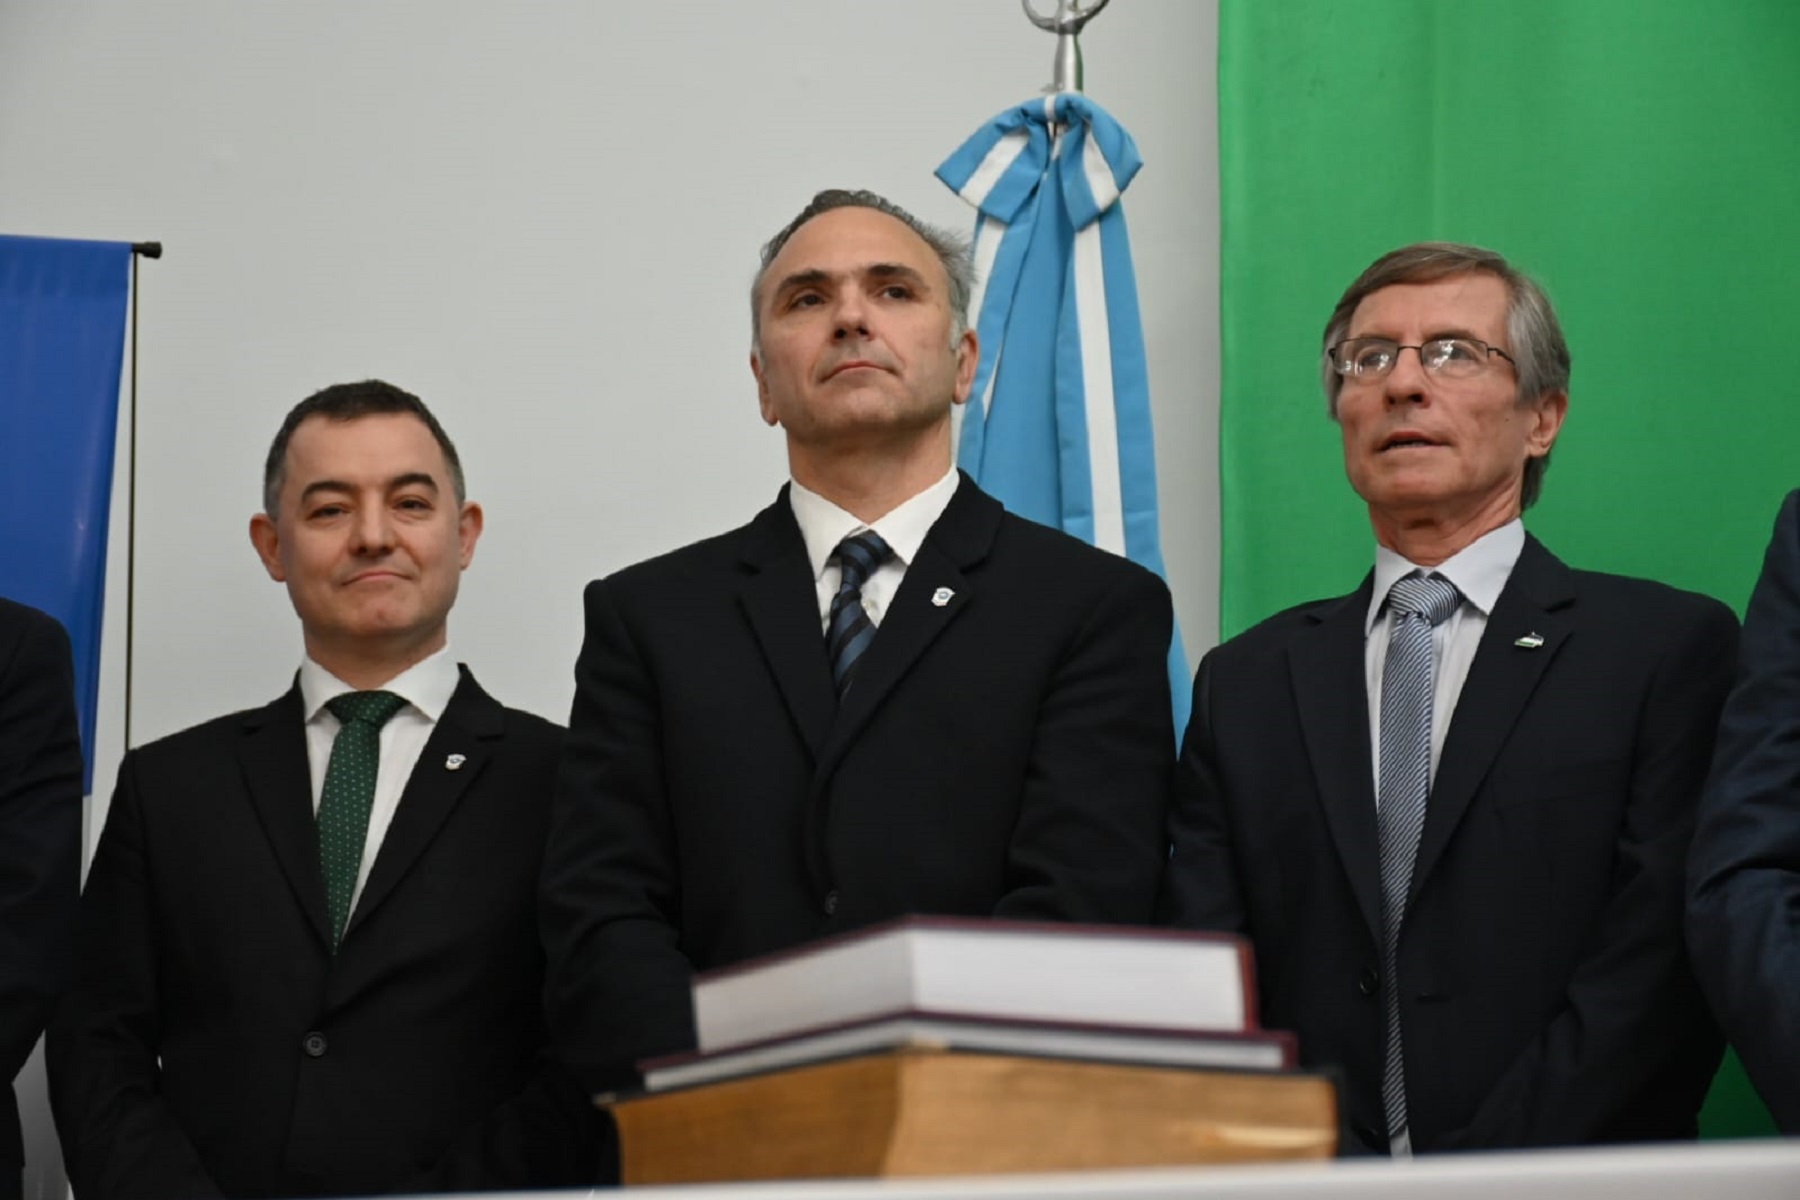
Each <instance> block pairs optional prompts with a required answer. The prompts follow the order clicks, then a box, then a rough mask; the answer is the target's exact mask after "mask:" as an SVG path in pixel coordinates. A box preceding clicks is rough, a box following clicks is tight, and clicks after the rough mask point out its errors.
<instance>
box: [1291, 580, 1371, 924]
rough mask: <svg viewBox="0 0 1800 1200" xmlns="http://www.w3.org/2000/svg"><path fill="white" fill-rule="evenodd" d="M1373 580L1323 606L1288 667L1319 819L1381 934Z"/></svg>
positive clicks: (1295, 645)
mask: <svg viewBox="0 0 1800 1200" xmlns="http://www.w3.org/2000/svg"><path fill="white" fill-rule="evenodd" d="M1373 586H1374V584H1373V577H1370V578H1366V579H1364V580H1363V584H1362V587H1360V588H1358V589H1357V590H1356V591H1355V592H1353V593H1351V594H1350V595H1348V596H1346V597H1344V598H1343V599H1342V600H1340V601H1338V602H1337V604H1336V605H1335V606H1333V607H1330V608H1327V609H1325V610H1324V611H1322V612H1321V613H1320V614H1319V616H1318V618H1317V620H1318V622H1319V623H1318V624H1317V625H1316V626H1314V627H1313V628H1312V629H1310V630H1307V631H1306V632H1305V633H1304V634H1303V635H1302V636H1301V637H1298V638H1296V639H1295V640H1294V643H1293V645H1292V647H1291V648H1290V649H1289V651H1288V670H1289V674H1290V676H1291V680H1292V685H1293V689H1294V701H1295V707H1296V709H1297V710H1298V712H1299V714H1300V730H1301V735H1302V737H1303V738H1304V739H1305V742H1306V752H1307V758H1308V760H1309V761H1310V762H1311V764H1312V769H1313V781H1314V784H1315V786H1316V787H1317V788H1318V793H1319V804H1320V807H1322V808H1323V809H1324V810H1325V823H1326V826H1327V827H1328V828H1329V829H1330V830H1331V836H1332V840H1333V841H1334V842H1336V844H1337V851H1338V858H1339V859H1340V860H1341V861H1342V863H1343V866H1344V873H1345V874H1346V875H1347V876H1349V879H1350V890H1351V892H1352V893H1353V894H1354V895H1355V896H1356V906H1357V908H1359V909H1361V910H1362V915H1363V920H1364V921H1365V922H1367V924H1368V926H1369V932H1370V934H1371V935H1372V936H1374V937H1375V938H1377V939H1379V938H1380V936H1381V865H1380V864H1381V852H1380V847H1379V839H1378V837H1377V835H1376V832H1375V783H1374V778H1375V776H1374V764H1373V763H1372V761H1371V760H1370V757H1369V703H1368V672H1367V670H1366V668H1365V665H1364V645H1365V641H1366V637H1367V634H1366V632H1365V629H1364V623H1365V621H1366V619H1367V617H1368V612H1369V594H1370V591H1371V589H1372V587H1373Z"/></svg>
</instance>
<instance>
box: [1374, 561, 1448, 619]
mask: <svg viewBox="0 0 1800 1200" xmlns="http://www.w3.org/2000/svg"><path fill="white" fill-rule="evenodd" d="M1461 601H1462V593H1461V592H1459V591H1457V590H1456V585H1455V584H1454V583H1451V582H1450V581H1449V580H1448V579H1445V578H1444V577H1443V576H1442V575H1421V574H1419V573H1418V572H1417V571H1414V572H1413V573H1412V574H1410V575H1408V576H1407V577H1406V578H1404V579H1402V580H1400V581H1399V582H1398V583H1396V584H1394V586H1393V589H1392V590H1391V591H1389V592H1388V607H1389V608H1391V609H1393V610H1394V611H1395V612H1397V613H1402V614H1415V615H1418V616H1421V617H1424V618H1425V619H1426V620H1427V621H1430V622H1431V623H1432V625H1434V626H1436V625H1441V624H1443V623H1444V619H1445V618H1446V617H1448V616H1449V615H1450V614H1451V613H1453V612H1455V611H1456V606H1457V604H1459V603H1460V602H1461Z"/></svg>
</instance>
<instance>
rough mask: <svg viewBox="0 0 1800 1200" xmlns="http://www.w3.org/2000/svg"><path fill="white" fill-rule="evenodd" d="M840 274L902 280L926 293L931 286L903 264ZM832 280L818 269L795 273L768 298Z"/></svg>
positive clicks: (890, 263)
mask: <svg viewBox="0 0 1800 1200" xmlns="http://www.w3.org/2000/svg"><path fill="white" fill-rule="evenodd" d="M842 274H844V275H849V276H860V277H864V278H868V279H874V280H888V279H902V280H905V281H906V282H907V283H910V284H912V285H913V286H914V287H916V288H918V289H919V290H920V291H923V292H928V291H930V290H931V286H930V284H929V283H927V282H926V279H925V276H923V275H921V274H920V273H919V272H918V271H917V270H915V269H914V268H912V267H909V266H907V265H906V264H905V263H892V262H878V263H870V264H868V265H867V266H863V267H856V268H854V269H853V270H850V271H845V272H843V273H842ZM833 278H835V276H834V275H833V274H832V272H830V271H826V270H824V269H822V268H820V267H811V268H808V269H807V270H804V271H795V272H794V273H793V274H792V275H787V276H783V277H782V279H781V281H780V282H779V283H777V284H776V285H775V287H774V288H773V289H772V290H771V291H770V293H769V294H770V296H785V295H787V294H788V293H789V292H794V291H798V290H799V289H801V288H809V287H819V286H821V285H822V284H827V283H830V282H831V281H832V279H833Z"/></svg>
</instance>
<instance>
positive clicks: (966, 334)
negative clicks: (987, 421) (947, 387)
mask: <svg viewBox="0 0 1800 1200" xmlns="http://www.w3.org/2000/svg"><path fill="white" fill-rule="evenodd" d="M980 362H981V343H980V341H978V340H977V339H976V337H975V331H974V330H973V329H965V330H963V333H962V336H961V337H959V338H957V339H956V390H955V391H954V392H952V393H951V397H950V398H951V399H952V400H953V401H954V402H955V403H957V404H967V403H968V401H969V391H970V389H972V388H973V387H974V386H975V367H976V364H978V363H980Z"/></svg>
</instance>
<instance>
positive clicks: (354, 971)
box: [49, 671, 599, 1200]
mask: <svg viewBox="0 0 1800 1200" xmlns="http://www.w3.org/2000/svg"><path fill="white" fill-rule="evenodd" d="M558 751H559V733H558V730H557V727H556V726H554V725H551V724H549V723H548V722H546V721H543V720H540V719H539V718H537V717H534V716H532V715H530V714H529V713H523V712H516V711H513V710H510V709H505V708H502V707H501V706H500V705H499V704H498V703H496V702H495V701H494V700H493V699H492V698H491V697H489V696H488V695H487V693H485V692H483V691H482V690H481V688H480V687H479V686H477V685H476V683H475V681H474V679H473V677H471V676H470V675H469V674H468V673H467V672H466V671H465V672H464V674H463V677H462V681H461V683H460V684H459V685H458V687H457V689H456V692H455V694H454V696H453V697H452V698H451V701H450V704H449V706H448V707H447V708H446V710H445V712H444V715H443V717H442V719H441V720H439V722H438V723H437V726H436V728H435V729H434V730H433V731H432V734H431V737H430V740H429V741H428V742H427V743H426V746H425V749H424V751H423V753H421V755H420V756H419V761H418V765H417V767H415V769H414V771H413V775H412V778H411V779H410V780H409V781H408V783H407V785H406V790H405V792H404V793H403V795H402V797H401V801H400V805H399V808H398V809H397V811H396V812H395V814H394V819H393V824H392V825H391V826H390V827H389V829H388V831H387V834H386V836H385V838H384V839H383V841H382V844H381V848H380V851H379V853H378V855H377V856H376V859H375V862H374V864H373V866H372V867H371V869H370V872H369V877H368V881H367V883H366V884H365V885H364V889H363V894H362V896H361V898H360V899H359V901H358V903H357V906H356V909H355V911H354V912H353V913H352V914H351V917H350V921H349V924H348V925H347V926H346V928H345V931H344V938H343V943H342V945H341V947H340V949H339V951H338V953H337V954H336V956H335V957H334V956H333V955H332V953H331V950H330V943H329V940H328V938H327V934H326V915H325V886H324V881H323V877H322V875H321V872H320V867H319V854H318V834H317V830H316V827H315V824H314V819H313V812H312V798H311V792H310V785H309V780H310V775H309V772H308V766H307V756H306V744H305V734H304V730H303V728H302V712H301V699H300V692H299V689H298V687H296V688H294V689H293V690H291V691H289V692H288V693H287V695H285V696H283V697H282V698H281V699H279V700H277V701H275V702H274V703H273V704H270V705H269V706H267V707H266V708H261V709H255V710H252V711H249V712H244V713H238V714H235V715H233V716H228V717H223V718H220V719H218V720H215V721H212V722H209V723H207V724H204V725H200V726H196V727H195V728H193V729H189V730H186V731H184V732H182V733H178V734H175V735H174V736H172V737H168V738H165V739H163V740H161V741H158V742H154V743H152V744H150V745H148V746H144V747H142V748H140V749H137V750H133V751H132V752H130V753H129V754H128V755H127V756H126V758H125V762H124V764H123V765H122V767H121V768H120V772H119V784H118V788H117V791H116V792H115V794H114V797H113V803H112V809H111V812H110V813H109V814H108V816H107V821H106V829H105V832H104V833H103V835H102V836H101V839H100V845H99V848H98V850H97V851H96V854H95V857H94V863H93V867H92V869H91V871H90V874H89V876H88V885H87V892H86V895H85V896H84V898H83V901H82V911H81V938H80V951H79V961H78V966H77V974H76V982H75V984H74V986H73V987H72V988H71V990H70V992H69V994H68V996H67V997H66V998H65V1000H64V1003H63V1004H62V1006H61V1008H60V1009H59V1011H58V1013H57V1016H56V1019H55V1021H54V1023H53V1024H52V1027H51V1032H50V1040H49V1066H50V1084H51V1100H52V1104H53V1107H54V1109H55V1114H56V1120H57V1127H58V1130H59V1132H60V1134H61V1137H62V1143H63V1152H64V1157H65V1158H66V1160H67V1162H68V1166H69V1177H70V1180H71V1181H72V1183H73V1184H74V1186H75V1191H76V1194H77V1195H78V1196H81V1197H82V1198H83V1200H89V1198H99V1197H134V1196H208V1195H217V1194H220V1193H223V1194H226V1195H230V1196H276V1195H340V1194H351V1195H360V1194H367V1193H373V1192H382V1191H391V1190H440V1189H442V1190H448V1189H451V1188H474V1187H497V1186H517V1187H526V1186H548V1185H553V1184H560V1183H580V1182H587V1181H589V1180H591V1179H592V1177H593V1171H594V1155H595V1152H596V1149H597V1140H596V1138H597V1134H596V1132H595V1130H596V1128H597V1127H598V1124H599V1123H598V1122H597V1121H596V1120H595V1119H594V1117H593V1116H592V1109H591V1108H590V1107H589V1106H587V1105H586V1104H584V1103H582V1100H583V1097H582V1095H581V1093H580V1092H579V1089H577V1088H576V1087H575V1086H574V1085H573V1083H572V1081H571V1080H569V1079H568V1078H567V1077H566V1076H563V1075H560V1074H558V1073H556V1072H555V1071H554V1070H553V1069H551V1068H548V1067H546V1066H544V1065H542V1063H541V1060H540V1051H541V1050H542V1049H543V1042H544V1032H543V1021H542V1016H541V1009H540V1001H539V996H540V991H539V989H540V987H541V985H542V980H543V961H542V954H541V951H540V948H539V943H538V939H537V929H536V920H535V900H534V897H535V890H536V889H535V880H536V877H537V873H538V871H539V869H540V866H541V861H542V853H543V845H544V835H545V827H546V822H547V819H548V815H549V801H550V788H551V784H552V781H553V778H554V772H555V763H556V758H557V754H558ZM453 754H455V755H462V756H463V762H462V764H461V766H460V767H459V768H458V769H450V767H449V766H448V763H449V761H450V759H449V756H450V755H453ZM584 1123H585V1124H586V1126H587V1128H583V1124H584Z"/></svg>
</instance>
